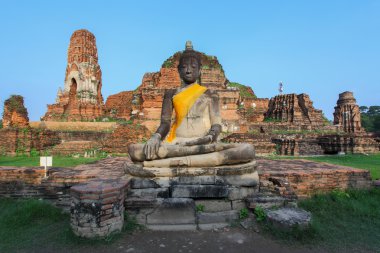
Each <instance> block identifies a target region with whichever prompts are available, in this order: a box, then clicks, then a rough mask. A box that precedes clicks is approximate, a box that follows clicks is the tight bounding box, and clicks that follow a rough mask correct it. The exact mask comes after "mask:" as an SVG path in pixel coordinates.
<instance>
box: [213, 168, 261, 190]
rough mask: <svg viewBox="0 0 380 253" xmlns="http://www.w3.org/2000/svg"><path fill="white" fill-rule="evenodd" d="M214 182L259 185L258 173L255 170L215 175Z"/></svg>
mask: <svg viewBox="0 0 380 253" xmlns="http://www.w3.org/2000/svg"><path fill="white" fill-rule="evenodd" d="M215 183H216V184H222V185H233V186H250V187H256V186H258V185H259V174H258V173H257V171H255V172H252V173H249V174H243V175H225V176H216V177H215Z"/></svg>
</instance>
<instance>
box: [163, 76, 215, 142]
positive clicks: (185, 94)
mask: <svg viewBox="0 0 380 253" xmlns="http://www.w3.org/2000/svg"><path fill="white" fill-rule="evenodd" d="M206 90H207V88H206V87H203V86H201V85H199V84H197V83H195V84H192V85H190V86H189V87H187V88H186V89H184V90H183V91H181V92H180V93H178V94H176V95H174V96H173V106H174V110H175V122H174V123H173V125H172V127H171V128H170V132H169V134H168V136H167V138H166V141H167V142H169V143H171V142H172V141H173V140H174V139H175V138H176V130H177V128H178V126H179V125H181V122H182V120H183V119H184V118H185V117H186V115H187V114H188V113H189V111H190V109H191V107H192V106H193V105H194V103H195V101H197V99H198V98H199V97H200V96H201V95H202V94H203V93H204V92H205V91H206Z"/></svg>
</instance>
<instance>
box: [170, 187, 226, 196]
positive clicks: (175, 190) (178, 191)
mask: <svg viewBox="0 0 380 253" xmlns="http://www.w3.org/2000/svg"><path fill="white" fill-rule="evenodd" d="M227 196H228V188H227V187H225V186H219V185H175V186H173V187H172V197H173V198H225V197H227Z"/></svg>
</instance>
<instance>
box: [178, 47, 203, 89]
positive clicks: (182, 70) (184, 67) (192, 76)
mask: <svg viewBox="0 0 380 253" xmlns="http://www.w3.org/2000/svg"><path fill="white" fill-rule="evenodd" d="M178 72H179V75H180V77H181V79H182V81H183V82H184V84H185V85H189V84H192V83H195V82H196V81H197V80H198V79H199V76H200V74H201V57H200V53H199V52H197V51H195V50H194V49H193V45H192V44H191V41H187V42H186V49H185V51H183V53H182V54H181V57H180V58H179V64H178Z"/></svg>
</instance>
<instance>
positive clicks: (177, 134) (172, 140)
mask: <svg viewBox="0 0 380 253" xmlns="http://www.w3.org/2000/svg"><path fill="white" fill-rule="evenodd" d="M178 72H179V75H180V77H181V80H182V84H181V86H180V87H179V88H177V89H169V90H167V91H166V92H165V95H164V99H163V103H162V112H161V124H160V126H159V127H158V129H157V131H156V132H155V133H154V134H153V135H152V137H151V138H150V139H149V140H148V141H147V143H146V144H131V145H129V147H128V151H129V155H130V157H131V159H132V161H133V162H135V164H141V163H142V165H143V166H144V167H158V168H162V167H165V168H168V167H214V166H221V165H228V164H239V163H246V162H250V161H252V160H253V159H254V156H255V152H254V148H253V146H252V145H251V144H241V143H220V142H218V141H217V140H218V136H219V134H220V132H221V129H222V127H221V116H220V106H219V97H218V94H217V93H216V92H215V91H212V90H209V89H207V88H206V87H204V86H202V85H201V84H199V77H200V72H201V58H200V53H199V52H197V51H195V50H193V47H192V45H191V42H187V43H186V50H185V51H183V53H182V55H181V57H180V59H179V64H178ZM173 111H174V115H175V118H174V119H172V115H173Z"/></svg>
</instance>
